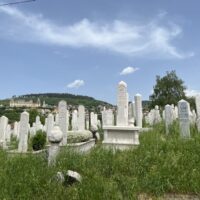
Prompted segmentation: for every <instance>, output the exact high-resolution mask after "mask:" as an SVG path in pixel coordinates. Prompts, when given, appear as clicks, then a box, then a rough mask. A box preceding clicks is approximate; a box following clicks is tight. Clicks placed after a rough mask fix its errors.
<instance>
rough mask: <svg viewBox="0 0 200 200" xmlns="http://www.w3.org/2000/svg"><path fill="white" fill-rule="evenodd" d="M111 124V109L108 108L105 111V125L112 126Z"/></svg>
mask: <svg viewBox="0 0 200 200" xmlns="http://www.w3.org/2000/svg"><path fill="white" fill-rule="evenodd" d="M113 124H114V115H113V111H112V110H111V109H108V110H107V111H106V125H107V126H113Z"/></svg>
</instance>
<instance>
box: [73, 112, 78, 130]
mask: <svg viewBox="0 0 200 200" xmlns="http://www.w3.org/2000/svg"><path fill="white" fill-rule="evenodd" d="M72 130H73V131H78V112H77V110H74V111H73V113H72Z"/></svg>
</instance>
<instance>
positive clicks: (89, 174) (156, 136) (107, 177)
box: [0, 123, 200, 200]
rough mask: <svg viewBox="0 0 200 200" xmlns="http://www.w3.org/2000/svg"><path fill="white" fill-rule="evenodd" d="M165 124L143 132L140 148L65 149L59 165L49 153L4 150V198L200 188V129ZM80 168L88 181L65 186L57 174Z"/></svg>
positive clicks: (0, 191) (0, 174)
mask: <svg viewBox="0 0 200 200" xmlns="http://www.w3.org/2000/svg"><path fill="white" fill-rule="evenodd" d="M164 132H165V131H164V125H163V124H159V125H157V126H156V127H154V129H153V130H152V131H149V132H146V133H143V134H142V135H141V136H140V146H139V147H138V148H137V149H131V150H127V151H123V152H121V151H116V152H115V153H113V152H112V151H109V150H104V149H102V147H101V145H100V144H99V145H98V146H97V147H96V148H95V149H93V150H92V151H91V152H90V153H89V154H84V155H80V154H77V153H73V152H70V151H67V150H66V151H64V152H61V154H60V155H59V157H58V160H57V164H56V166H53V167H48V166H47V161H46V159H45V158H44V157H43V156H30V155H29V156H14V157H13V156H12V157H11V156H8V154H6V152H3V151H0V199H6V200H7V199H32V200H33V199H37V200H40V199H70V200H73V199H80V200H82V199H91V200H95V199H97V200H102V199H103V200H107V199H108V200H110V199H137V196H138V195H139V194H143V193H145V194H149V195H153V196H155V197H157V196H162V195H163V194H165V193H177V194H197V195H198V194H200V134H198V133H197V130H196V128H195V127H191V135H192V139H189V140H185V139H181V138H180V137H179V133H178V124H176V123H175V124H174V125H173V126H172V127H171V129H170V135H169V136H166V135H165V133H164ZM67 170H74V171H77V172H79V173H80V174H81V175H82V177H83V181H82V183H81V184H79V183H77V184H74V185H72V186H67V187H66V186H63V185H61V184H60V183H57V182H56V181H55V180H54V178H53V177H54V176H55V174H56V172H58V171H67Z"/></svg>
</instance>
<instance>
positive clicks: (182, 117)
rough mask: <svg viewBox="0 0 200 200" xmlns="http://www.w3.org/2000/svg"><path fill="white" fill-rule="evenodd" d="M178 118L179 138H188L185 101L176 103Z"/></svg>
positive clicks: (186, 105)
mask: <svg viewBox="0 0 200 200" xmlns="http://www.w3.org/2000/svg"><path fill="white" fill-rule="evenodd" d="M178 118H179V124H180V134H181V137H183V138H190V117H189V104H188V102H187V101H185V100H181V101H179V102H178Z"/></svg>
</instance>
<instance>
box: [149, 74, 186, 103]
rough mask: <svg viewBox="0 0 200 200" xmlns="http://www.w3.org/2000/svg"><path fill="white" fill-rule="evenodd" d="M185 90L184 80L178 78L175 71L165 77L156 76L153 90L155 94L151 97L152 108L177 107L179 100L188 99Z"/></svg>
mask: <svg viewBox="0 0 200 200" xmlns="http://www.w3.org/2000/svg"><path fill="white" fill-rule="evenodd" d="M185 89H186V87H185V86H184V82H183V80H181V79H180V78H178V76H177V75H176V72H175V71H171V72H167V74H166V75H165V76H163V77H160V76H156V85H155V86H154V88H153V94H152V95H151V96H150V100H151V104H150V106H151V107H154V106H155V105H159V106H161V107H164V106H165V105H166V104H174V105H177V103H178V101H179V100H181V99H186V96H185Z"/></svg>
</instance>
